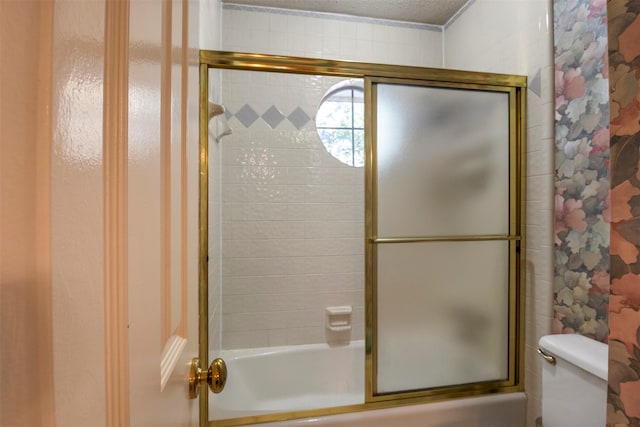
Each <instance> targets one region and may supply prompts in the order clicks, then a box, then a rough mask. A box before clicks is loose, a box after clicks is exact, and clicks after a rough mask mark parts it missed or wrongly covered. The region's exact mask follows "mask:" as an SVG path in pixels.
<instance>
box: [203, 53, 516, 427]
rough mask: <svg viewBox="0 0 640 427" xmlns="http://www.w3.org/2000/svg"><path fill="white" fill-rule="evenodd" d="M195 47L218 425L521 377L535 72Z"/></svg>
mask: <svg viewBox="0 0 640 427" xmlns="http://www.w3.org/2000/svg"><path fill="white" fill-rule="evenodd" d="M201 64H202V65H201V96H200V105H201V113H200V117H201V176H200V180H201V181H200V182H201V194H200V201H201V206H200V215H201V218H200V226H201V230H200V237H201V243H200V249H201V263H200V279H201V285H200V286H201V288H200V296H201V300H204V301H206V302H207V303H208V307H204V309H203V308H202V307H201V310H203V311H201V324H200V329H201V336H200V339H201V344H202V346H201V351H200V360H201V362H202V363H203V364H204V363H205V362H208V361H209V360H210V359H212V358H216V357H220V358H222V359H224V360H225V361H226V365H227V372H228V381H227V385H226V388H225V389H224V390H223V391H222V392H221V393H220V394H217V395H213V394H211V395H210V396H208V399H209V400H210V402H209V403H207V394H208V393H202V395H204V396H202V397H201V399H203V400H204V402H205V403H201V409H203V408H204V407H206V410H204V413H205V414H206V413H207V412H208V419H211V420H212V421H210V423H211V425H214V426H223V425H243V424H252V423H259V422H268V421H275V420H285V419H291V418H299V417H307V416H317V415H325V414H335V413H344V412H353V411H361V410H367V409H376V408H383V407H391V406H397V405H404V404H412V403H421V402H428V401H435V400H444V399H450V398H457V397H465V396H475V395H480V394H490V393H500V392H512V391H518V390H521V389H522V382H521V378H522V372H523V366H522V363H523V360H522V345H523V337H522V335H523V319H524V317H523V295H524V292H523V289H521V285H522V283H524V281H523V280H521V279H522V278H521V275H522V271H523V270H522V268H521V266H522V263H523V260H524V253H523V251H524V244H523V238H524V237H523V223H524V222H523V219H524V212H523V206H522V200H521V194H522V192H523V188H524V179H523V177H524V171H523V164H522V161H521V156H522V153H523V152H524V138H523V132H522V129H523V128H524V123H523V117H524V108H525V107H524V106H525V99H524V96H525V91H524V88H525V86H526V79H525V78H524V77H520V76H511V75H501V74H481V73H470V72H457V71H451V70H439V69H428V68H417V67H399V66H393V67H392V66H387V65H380V64H364V63H355V62H340V61H329V60H314V59H303V58H290V57H275V56H268V55H256V54H240V53H229V52H213V51H203V52H201ZM211 102H213V103H215V104H219V105H224V110H222V109H220V108H219V107H218V110H217V111H216V113H217V114H219V113H222V111H224V113H222V114H223V115H219V116H217V118H215V119H212V120H209V119H210V114H209V110H208V108H209V105H210V103H211ZM229 129H230V130H231V132H229Z"/></svg>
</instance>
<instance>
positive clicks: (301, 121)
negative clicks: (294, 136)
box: [287, 107, 311, 130]
mask: <svg viewBox="0 0 640 427" xmlns="http://www.w3.org/2000/svg"><path fill="white" fill-rule="evenodd" d="M287 119H288V120H289V121H290V122H291V124H292V125H294V126H295V127H296V129H298V130H300V129H302V126H304V125H306V124H307V123H308V122H309V120H311V118H310V117H309V116H308V115H307V113H305V112H304V111H303V110H302V108H300V107H297V108H296V109H295V110H293V112H292V113H291V114H289V116H288V117H287Z"/></svg>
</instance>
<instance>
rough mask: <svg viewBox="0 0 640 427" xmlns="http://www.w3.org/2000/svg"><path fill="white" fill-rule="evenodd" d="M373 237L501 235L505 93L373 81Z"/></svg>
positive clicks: (505, 206) (505, 201)
mask: <svg viewBox="0 0 640 427" xmlns="http://www.w3.org/2000/svg"><path fill="white" fill-rule="evenodd" d="M377 123H378V124H377V151H378V153H377V154H378V235H379V236H381V237H384V236H389V237H390V236H395V237H397V236H446V235H479V234H482V235H485V234H508V224H509V99H508V95H507V94H506V93H501V92H500V93H498V92H483V91H472V90H460V89H442V88H429V87H420V86H401V85H391V84H379V85H378V108H377Z"/></svg>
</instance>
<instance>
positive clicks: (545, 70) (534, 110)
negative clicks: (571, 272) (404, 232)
mask: <svg viewBox="0 0 640 427" xmlns="http://www.w3.org/2000/svg"><path fill="white" fill-rule="evenodd" d="M551 12H552V2H551V1H550V0H476V1H475V2H474V3H473V4H471V6H470V7H469V8H468V9H467V10H466V11H465V12H464V13H463V14H462V15H460V16H459V17H458V19H457V20H455V21H454V22H453V23H452V24H451V25H450V26H448V27H447V28H446V30H445V35H444V40H445V48H444V49H445V54H444V56H445V64H444V65H445V67H446V68H456V69H465V70H473V71H487V72H500V73H511V74H524V75H527V76H528V77H529V81H531V79H533V78H534V77H535V75H536V73H538V72H540V77H541V93H540V96H538V94H535V93H533V92H532V91H528V105H527V110H528V111H527V121H528V122H527V126H528V129H527V193H526V209H527V221H526V227H527V228H526V233H527V244H526V249H527V253H526V257H527V272H526V277H527V280H526V286H527V305H526V310H527V313H526V353H525V370H526V374H525V387H526V392H527V395H528V397H529V400H528V414H527V427H533V426H535V420H536V418H537V417H539V416H540V411H541V404H540V399H541V391H542V390H541V383H540V380H541V368H542V365H541V363H542V362H541V360H540V358H539V357H538V356H537V355H536V352H535V350H536V348H537V342H538V339H539V338H540V337H541V336H542V335H546V334H549V333H551V320H552V305H551V301H552V296H553V288H552V280H553V279H552V278H553V264H552V229H553V226H552V224H553V223H552V214H553V213H552V208H553V204H552V197H553V169H554V166H553V152H554V151H553V147H554V142H553V129H554V104H553V101H554V98H553V34H552V31H553V28H552V27H553V20H552V18H551Z"/></svg>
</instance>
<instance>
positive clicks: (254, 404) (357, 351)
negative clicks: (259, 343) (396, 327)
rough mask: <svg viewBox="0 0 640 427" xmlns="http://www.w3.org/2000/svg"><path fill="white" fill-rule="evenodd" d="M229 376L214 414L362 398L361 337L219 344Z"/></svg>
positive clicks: (316, 405) (340, 403)
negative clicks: (341, 341) (335, 341)
mask: <svg viewBox="0 0 640 427" xmlns="http://www.w3.org/2000/svg"><path fill="white" fill-rule="evenodd" d="M222 357H223V358H224V360H225V361H226V362H227V369H228V372H229V377H228V380H227V385H226V386H225V390H224V392H222V393H220V394H217V395H213V396H212V397H211V398H210V399H209V402H210V403H209V404H210V408H211V411H212V414H213V418H214V419H227V418H239V417H247V416H255V415H264V414H270V413H277V412H289V411H297V410H305V409H317V408H328V407H334V406H344V405H354V404H358V403H364V359H365V357H364V341H362V340H360V341H352V342H351V343H349V344H347V345H342V346H330V345H328V344H307V345H298V346H286V347H265V348H254V349H242V350H223V352H222Z"/></svg>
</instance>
